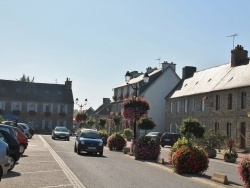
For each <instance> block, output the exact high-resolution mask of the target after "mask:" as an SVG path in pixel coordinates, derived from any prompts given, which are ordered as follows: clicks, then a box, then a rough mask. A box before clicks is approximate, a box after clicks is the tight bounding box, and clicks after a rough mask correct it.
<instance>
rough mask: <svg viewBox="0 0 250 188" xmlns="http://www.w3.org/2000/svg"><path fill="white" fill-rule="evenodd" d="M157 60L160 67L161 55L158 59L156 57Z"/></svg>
mask: <svg viewBox="0 0 250 188" xmlns="http://www.w3.org/2000/svg"><path fill="white" fill-rule="evenodd" d="M155 60H157V61H159V68H160V67H161V58H160V57H159V58H158V59H155Z"/></svg>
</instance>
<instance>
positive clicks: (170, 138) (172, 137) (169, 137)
mask: <svg viewBox="0 0 250 188" xmlns="http://www.w3.org/2000/svg"><path fill="white" fill-rule="evenodd" d="M179 138H181V135H180V134H179V133H169V132H165V133H164V134H163V135H162V137H161V139H160V145H161V146H162V147H164V146H166V145H168V146H171V147H172V146H173V145H174V143H175V142H176V141H177V140H178V139H179Z"/></svg>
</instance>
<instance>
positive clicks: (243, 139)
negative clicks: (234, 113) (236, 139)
mask: <svg viewBox="0 0 250 188" xmlns="http://www.w3.org/2000/svg"><path fill="white" fill-rule="evenodd" d="M240 147H241V148H245V147H246V123H245V122H242V123H241V124H240Z"/></svg>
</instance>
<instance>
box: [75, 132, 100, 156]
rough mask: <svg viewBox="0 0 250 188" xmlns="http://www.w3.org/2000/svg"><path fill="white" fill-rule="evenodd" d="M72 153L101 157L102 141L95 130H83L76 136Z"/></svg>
mask: <svg viewBox="0 0 250 188" xmlns="http://www.w3.org/2000/svg"><path fill="white" fill-rule="evenodd" d="M74 151H75V152H76V153H77V154H79V155H80V154H81V152H82V151H85V152H87V153H94V154H97V153H99V155H100V156H102V155H103V141H102V139H101V138H100V134H99V133H98V131H97V130H96V129H83V130H81V132H80V133H79V134H78V135H77V136H76V140H75V146H74Z"/></svg>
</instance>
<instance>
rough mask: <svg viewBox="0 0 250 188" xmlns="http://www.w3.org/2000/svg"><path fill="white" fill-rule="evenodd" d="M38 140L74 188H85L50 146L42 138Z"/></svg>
mask: <svg viewBox="0 0 250 188" xmlns="http://www.w3.org/2000/svg"><path fill="white" fill-rule="evenodd" d="M39 137H40V139H41V140H42V141H43V143H44V146H45V147H47V148H48V150H49V152H50V153H51V155H52V156H53V157H54V159H55V160H56V162H57V163H58V165H59V166H60V167H61V169H62V171H63V172H64V174H65V175H66V176H67V178H68V179H69V181H70V182H71V184H72V185H73V187H74V188H86V187H85V186H84V185H83V184H82V182H81V181H80V180H79V179H78V178H77V177H76V176H75V174H74V173H73V172H72V171H71V170H70V169H69V167H68V166H67V165H66V164H65V163H64V161H63V160H62V159H61V158H60V157H59V155H57V153H56V152H55V151H54V150H53V149H52V148H51V147H50V145H49V144H48V143H47V142H46V140H44V138H43V137H42V136H41V135H39Z"/></svg>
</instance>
